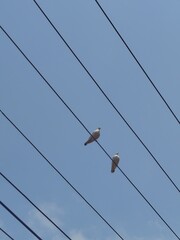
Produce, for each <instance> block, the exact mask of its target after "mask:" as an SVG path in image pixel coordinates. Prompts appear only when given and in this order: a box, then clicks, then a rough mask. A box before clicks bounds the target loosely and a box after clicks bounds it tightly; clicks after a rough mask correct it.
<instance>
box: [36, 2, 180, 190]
mask: <svg viewBox="0 0 180 240" xmlns="http://www.w3.org/2000/svg"><path fill="white" fill-rule="evenodd" d="M33 1H34V3H35V4H36V6H37V7H38V9H39V10H40V11H41V12H42V14H43V15H44V16H45V18H46V19H47V21H48V22H49V23H50V25H51V26H52V27H53V29H54V30H55V31H56V33H57V34H58V36H59V37H60V38H61V39H62V41H63V42H64V44H65V45H66V46H67V48H68V49H69V50H70V51H71V53H72V54H73V56H74V57H75V58H76V59H77V61H78V62H79V63H80V65H81V66H82V67H83V69H84V70H85V71H86V73H87V74H88V75H89V77H90V78H91V79H92V80H93V82H94V83H95V85H96V86H97V87H98V89H99V90H100V91H101V93H102V94H103V95H104V97H105V98H106V99H107V100H108V102H109V103H110V105H111V106H112V107H113V108H114V110H115V111H116V112H117V113H118V116H120V117H121V119H122V120H123V121H124V122H125V124H126V125H127V126H128V128H129V129H130V130H131V131H132V132H133V134H134V135H135V136H136V138H137V139H138V140H139V141H140V143H141V144H142V145H143V147H144V148H145V149H146V151H147V152H148V153H149V154H150V155H151V157H152V158H153V160H154V162H155V163H156V164H157V165H158V167H159V168H160V169H161V170H162V172H163V173H164V174H165V176H166V177H167V178H168V179H169V181H170V182H171V183H172V185H173V186H174V187H175V188H176V190H177V191H178V192H180V189H179V188H178V186H177V185H176V184H175V182H174V181H173V180H172V179H171V177H170V176H169V175H168V173H167V172H166V171H165V170H164V168H163V167H162V166H161V164H160V163H159V162H158V160H157V159H156V158H155V156H154V155H153V154H152V152H151V151H150V150H149V148H148V147H147V146H146V145H145V143H144V142H143V141H142V140H141V138H140V137H139V136H138V134H137V133H136V132H135V130H133V128H132V127H131V126H130V124H129V123H128V122H127V120H126V119H125V118H124V117H123V115H122V114H121V113H120V111H119V110H118V109H117V108H116V106H115V105H114V104H113V102H112V101H111V100H110V98H109V97H108V96H107V94H106V93H105V92H104V91H103V89H102V88H101V87H100V85H99V84H98V83H97V81H96V80H95V78H94V77H93V76H92V75H91V73H90V72H89V71H88V69H87V68H86V67H85V65H84V64H83V63H82V62H81V60H80V59H79V58H78V56H77V55H76V53H75V52H74V51H73V49H72V48H71V47H70V46H69V44H68V43H67V42H66V40H65V39H64V38H63V36H62V35H61V34H60V32H59V31H58V30H57V28H56V27H55V26H54V25H53V23H52V22H51V21H50V19H49V18H48V16H47V15H46V14H45V12H44V11H43V10H42V8H41V7H40V6H39V5H38V3H37V2H36V1H35V0H33Z"/></svg>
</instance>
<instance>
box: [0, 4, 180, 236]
mask: <svg viewBox="0 0 180 240" xmlns="http://www.w3.org/2000/svg"><path fill="white" fill-rule="evenodd" d="M33 1H34V0H33ZM1 29H2V30H3V31H4V33H5V34H6V35H7V36H8V38H9V39H10V40H11V41H12V42H13V44H14V45H15V46H16V47H17V48H18V50H19V51H20V52H21V54H22V55H23V56H24V57H25V58H26V60H27V61H28V62H29V63H30V65H31V66H32V67H33V68H34V69H35V70H36V71H37V73H38V74H39V75H40V76H41V77H42V79H43V80H44V82H45V83H46V84H47V85H48V86H49V87H50V88H51V89H52V91H53V92H54V93H55V94H56V96H57V97H58V98H59V99H60V100H61V102H62V103H63V104H64V105H65V106H66V107H67V108H68V110H69V111H70V112H71V113H72V115H73V116H74V117H75V118H76V119H77V121H78V122H79V123H80V124H81V125H82V126H83V127H84V129H85V130H86V131H87V132H88V133H89V134H90V135H91V133H90V132H89V130H88V129H87V128H86V126H85V125H84V124H83V123H82V121H81V120H80V119H79V118H78V117H77V116H76V114H75V113H74V112H73V111H72V109H71V108H70V107H69V106H68V105H67V104H66V102H65V101H64V100H63V99H62V98H61V97H60V95H59V94H58V93H57V92H56V91H55V89H54V88H53V87H52V86H51V85H50V83H49V82H48V81H47V80H46V79H45V77H44V76H43V75H42V74H41V73H40V71H39V70H38V69H37V68H36V67H35V65H34V64H33V63H32V62H31V61H30V60H29V59H28V57H27V56H26V55H25V54H24V53H23V52H22V50H21V49H20V48H19V47H18V45H17V44H16V43H15V42H14V41H13V39H12V38H11V37H10V36H9V35H8V34H7V33H6V31H5V30H4V29H3V28H2V27H1ZM0 112H1V113H2V114H3V115H4V117H5V118H6V119H7V120H8V121H9V122H10V123H11V124H12V125H13V126H14V127H15V128H16V129H17V130H18V131H19V133H21V135H22V136H23V137H24V138H26V140H27V141H28V142H29V143H30V144H31V145H32V146H33V147H34V148H35V149H36V150H37V151H38V152H39V153H40V155H41V156H42V157H43V158H44V159H45V160H46V161H47V162H48V163H49V164H50V165H51V167H53V169H54V170H55V171H56V172H57V173H58V174H59V175H61V177H62V178H63V179H64V180H65V178H64V176H63V175H62V174H61V173H60V172H59V170H57V169H56V168H55V167H54V166H53V164H52V163H51V162H50V161H49V160H48V159H47V158H46V157H45V156H44V155H43V154H42V153H41V152H40V151H39V149H38V148H37V147H36V146H35V145H34V144H33V143H32V142H31V141H30V140H29V139H28V138H27V137H26V136H25V135H24V134H23V133H22V132H21V131H20V129H19V128H18V127H17V126H16V125H15V124H14V123H13V122H12V121H11V120H10V119H9V118H8V117H7V116H6V114H5V113H4V112H3V111H2V110H0ZM96 142H97V144H98V145H99V147H100V148H101V149H102V150H103V151H104V153H105V154H106V155H107V156H108V157H109V158H110V160H111V161H113V160H112V158H111V156H110V155H109V154H108V152H107V151H106V150H105V149H104V148H103V147H102V145H101V144H100V143H99V142H98V141H96ZM118 169H119V170H120V172H121V173H122V174H123V175H124V177H125V178H126V179H127V180H128V182H129V183H130V184H131V185H132V186H133V187H134V188H135V190H136V191H137V192H138V193H139V194H140V195H141V197H142V198H143V199H144V200H145V201H146V203H147V204H148V205H149V206H150V207H151V208H152V210H153V211H154V212H155V213H156V214H157V215H158V216H159V218H160V219H161V220H162V221H163V222H164V223H165V225H166V226H167V227H168V228H169V230H170V231H171V232H172V233H173V234H174V235H175V236H176V237H177V238H178V239H180V238H179V237H178V235H177V234H176V233H175V232H174V230H173V229H172V228H171V227H170V226H169V224H168V223H167V222H166V221H165V220H164V219H163V218H162V216H161V215H160V214H159V213H158V211H157V210H156V209H155V208H154V207H153V206H152V204H151V203H150V202H149V201H148V200H147V199H146V197H145V196H144V195H143V194H142V193H141V191H140V190H139V189H138V188H137V187H136V186H135V184H134V183H133V182H132V181H131V180H130V179H129V177H128V176H127V175H126V174H125V173H124V172H123V171H122V170H121V169H120V168H119V167H118ZM66 181H67V180H66ZM67 182H68V181H67ZM70 185H71V184H70ZM71 186H72V185H71ZM72 187H73V186H72ZM73 188H74V187H73ZM74 190H76V189H74ZM77 193H78V192H77ZM78 194H79V195H81V194H80V193H78ZM81 197H82V198H83V196H82V195H81ZM84 200H85V199H84ZM85 201H86V200H85ZM87 203H88V202H87ZM88 205H89V206H91V205H90V204H88ZM91 208H93V207H92V206H91ZM94 210H95V209H94ZM95 211H96V210H95ZM98 215H99V214H98ZM99 216H100V215H99ZM101 218H102V216H101ZM102 219H103V218H102ZM103 220H104V221H106V220H105V219H103ZM106 223H107V222H106ZM107 224H108V223H107Z"/></svg>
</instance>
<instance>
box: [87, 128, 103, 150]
mask: <svg viewBox="0 0 180 240" xmlns="http://www.w3.org/2000/svg"><path fill="white" fill-rule="evenodd" d="M100 129H101V128H97V129H96V130H94V131H93V132H92V133H91V136H90V137H89V138H88V140H87V141H86V142H85V143H84V145H85V146H86V145H87V144H89V143H92V142H94V141H95V140H96V139H98V138H99V136H100Z"/></svg>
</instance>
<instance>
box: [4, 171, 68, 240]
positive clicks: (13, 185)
mask: <svg viewBox="0 0 180 240" xmlns="http://www.w3.org/2000/svg"><path fill="white" fill-rule="evenodd" d="M0 175H1V176H2V177H3V178H4V179H5V180H6V181H7V182H8V183H9V184H10V185H11V186H12V187H13V188H15V189H16V191H18V192H19V193H20V194H21V195H22V196H23V197H24V198H25V199H26V200H27V201H28V202H29V203H30V204H31V205H32V206H33V207H35V208H36V209H37V210H38V211H39V212H40V213H41V214H42V215H43V216H44V217H45V218H46V219H47V220H48V221H49V222H51V223H52V224H53V225H54V226H55V227H56V228H57V229H58V230H59V231H60V232H61V233H62V234H63V235H64V236H65V237H66V238H68V239H69V240H72V239H71V238H70V237H69V236H68V235H67V234H66V233H65V232H64V231H63V230H62V229H61V228H60V227H59V226H58V225H57V224H56V223H55V222H53V221H52V220H51V219H50V218H49V217H48V216H47V215H46V214H45V213H44V212H43V211H42V210H41V209H40V208H38V207H37V206H36V205H35V204H34V203H33V202H32V201H31V200H30V199H29V198H28V197H27V196H26V195H25V194H24V193H23V192H22V191H21V190H20V189H19V188H18V187H16V186H15V184H13V183H12V182H11V181H10V180H9V179H8V178H7V177H6V176H5V175H4V174H3V173H2V172H0Z"/></svg>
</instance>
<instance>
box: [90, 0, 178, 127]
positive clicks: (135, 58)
mask: <svg viewBox="0 0 180 240" xmlns="http://www.w3.org/2000/svg"><path fill="white" fill-rule="evenodd" d="M95 2H96V4H97V5H98V7H99V9H100V10H101V11H102V13H103V14H104V16H105V17H106V18H107V20H108V22H109V23H110V24H111V26H112V28H113V29H114V30H115V32H116V33H117V35H118V36H119V38H120V39H121V40H122V42H123V43H124V45H125V47H126V48H127V49H128V51H129V52H130V54H131V55H132V57H133V58H134V60H135V61H136V63H137V64H138V66H139V67H140V68H141V70H142V71H143V73H144V74H145V76H146V77H147V79H148V80H149V82H150V83H151V85H152V86H153V88H154V89H155V91H156V92H157V93H158V95H159V96H160V98H161V99H162V101H163V102H164V103H165V105H166V107H167V108H168V109H169V111H170V112H171V114H172V115H173V117H174V118H175V119H176V121H177V122H178V123H179V124H180V121H179V119H178V117H177V116H176V114H175V113H174V111H173V110H172V108H171V107H170V106H169V104H168V103H167V101H166V100H165V98H164V97H163V96H162V94H161V93H160V91H159V90H158V88H157V87H156V85H155V84H154V83H153V81H152V79H151V78H150V77H149V75H148V74H147V72H146V71H145V69H144V67H143V66H142V64H141V63H140V62H139V60H138V59H137V57H136V56H135V54H134V53H133V52H132V50H131V49H130V47H129V46H128V44H127V43H126V41H125V40H124V38H123V37H122V35H121V34H120V32H119V31H118V30H117V28H116V27H115V25H114V24H113V22H112V21H111V19H110V18H109V17H108V15H107V13H106V12H105V10H104V9H103V7H102V6H101V5H100V3H99V2H98V1H97V0H95Z"/></svg>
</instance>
